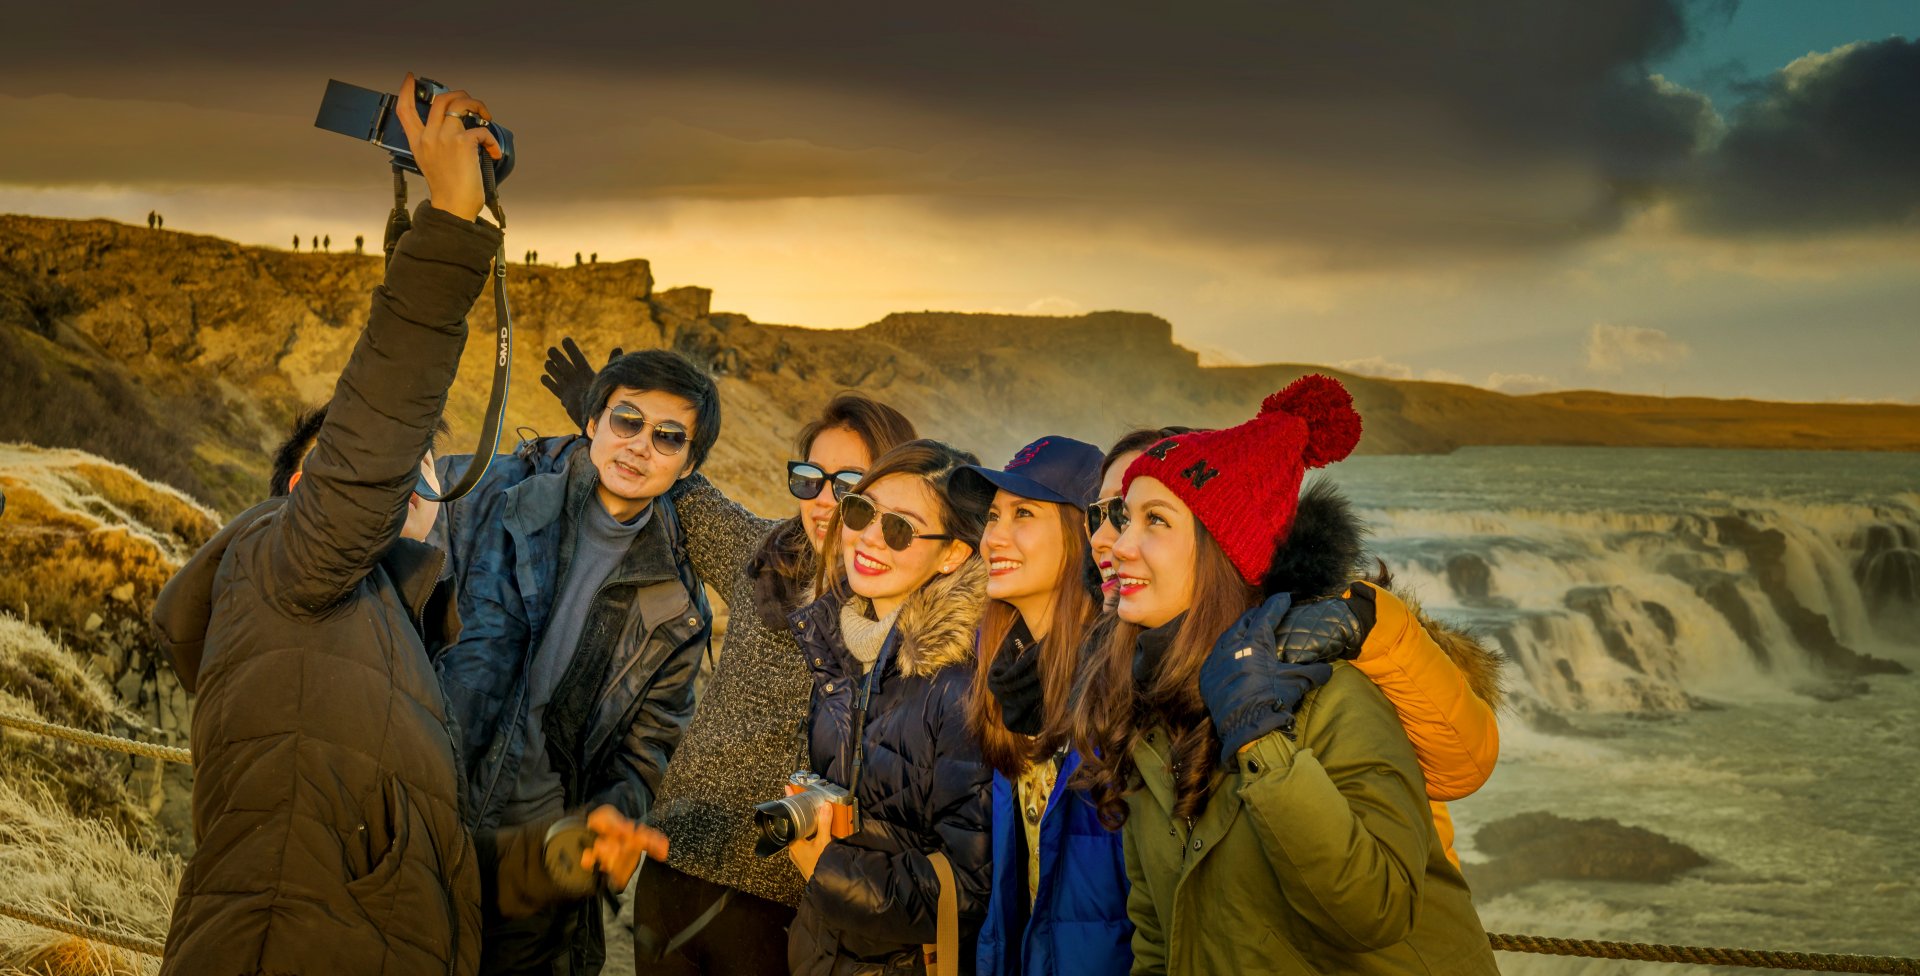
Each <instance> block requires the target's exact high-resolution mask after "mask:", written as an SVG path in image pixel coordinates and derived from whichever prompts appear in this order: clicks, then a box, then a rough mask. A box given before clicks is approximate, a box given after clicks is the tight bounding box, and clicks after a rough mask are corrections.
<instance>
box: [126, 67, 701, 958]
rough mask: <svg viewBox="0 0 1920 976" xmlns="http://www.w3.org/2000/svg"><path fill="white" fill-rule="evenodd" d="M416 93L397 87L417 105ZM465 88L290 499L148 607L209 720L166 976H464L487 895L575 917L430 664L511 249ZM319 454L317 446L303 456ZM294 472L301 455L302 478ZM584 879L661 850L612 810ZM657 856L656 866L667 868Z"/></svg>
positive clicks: (416, 138) (283, 496) (428, 163)
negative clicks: (472, 340) (489, 297)
mask: <svg viewBox="0 0 1920 976" xmlns="http://www.w3.org/2000/svg"><path fill="white" fill-rule="evenodd" d="M412 83H413V79H412V77H411V76H409V77H408V79H407V87H406V88H404V89H403V91H411V90H412ZM469 112H470V113H475V114H478V115H480V116H481V117H485V116H486V106H485V105H483V104H482V103H480V102H479V101H477V100H475V99H473V98H470V97H468V96H467V95H466V93H465V92H449V93H445V94H442V95H439V96H437V97H436V98H435V99H434V100H433V103H432V106H431V108H430V110H429V114H428V119H427V121H425V122H421V121H420V120H418V119H417V118H415V117H414V116H413V115H412V114H411V113H407V112H402V113H401V120H402V123H403V125H405V127H406V132H407V138H408V142H409V144H410V145H411V146H412V147H413V150H414V154H415V158H416V160H417V161H418V163H419V165H420V169H421V172H422V173H423V174H425V176H426V178H427V185H428V189H429V192H430V194H431V197H432V199H431V200H430V201H429V202H427V203H424V204H422V205H421V206H420V208H419V210H418V211H417V213H416V215H415V217H414V221H413V229H412V230H411V231H409V232H408V233H407V234H406V235H405V236H404V237H403V238H402V239H401V241H400V244H399V248H398V249H397V250H396V252H395V253H394V256H393V261H392V264H391V266H390V267H389V268H388V269H387V275H386V282H385V284H383V285H382V286H381V287H379V288H378V289H376V290H375V292H374V295H373V305H372V309H371V311H370V312H369V314H368V318H367V325H366V329H365V331H363V332H362V333H361V335H360V338H359V341H358V343H357V344H356V345H355V347H354V350H353V354H352V357H351V358H350V359H349V360H348V362H347V366H346V369H345V370H344V371H343V372H342V373H341V375H340V379H339V382H338V384H337V385H336V386H335V388H334V394H333V398H332V400H331V401H330V402H329V404H328V405H327V408H326V413H325V415H324V419H323V420H321V421H320V422H319V424H318V426H317V430H314V429H312V426H311V425H308V427H309V429H308V430H307V431H306V432H305V433H302V432H296V436H295V439H294V442H290V443H289V444H288V445H287V446H286V448H284V449H283V451H282V452H281V461H282V464H281V465H277V466H287V467H297V468H298V472H297V475H298V476H297V478H296V477H295V476H294V474H293V473H292V472H289V473H288V475H287V477H286V478H285V483H286V488H285V490H284V491H282V490H281V489H280V488H279V486H278V485H277V486H276V497H273V498H269V499H268V500H267V501H265V502H262V503H261V504H259V505H256V506H254V507H253V508H251V509H249V510H248V511H246V512H244V513H242V514H241V515H240V516H239V517H238V518H236V519H235V520H234V521H233V522H232V523H230V524H229V525H227V526H226V527H225V528H224V529H222V530H221V531H220V533H219V534H218V535H216V536H215V537H214V538H213V539H212V540H211V541H209V542H208V543H207V544H206V545H205V546H204V547H202V548H201V550H200V551H199V552H198V553H196V554H195V555H194V557H193V558H192V559H191V560H190V561H189V562H188V563H187V565H186V566H184V567H183V568H182V569H181V570H180V572H179V573H177V574H176V575H175V576H174V578H173V579H172V580H170V581H168V583H167V585H166V587H165V588H164V589H163V590H162V591H161V594H160V598H159V600H158V601H157V602H156V603H155V606H154V622H155V624H156V626H157V627H158V629H159V631H160V634H161V642H162V644H163V645H164V646H165V647H166V649H167V651H168V653H169V655H170V656H171V658H172V660H173V663H174V666H175V668H176V669H177V670H178V671H179V673H180V677H181V681H182V683H183V684H184V685H185V686H186V687H187V688H188V689H190V690H194V691H196V692H197V693H198V699H197V701H196V705H195V711H194V716H193V752H194V767H195V768H194V783H193V832H194V841H195V845H196V850H195V853H194V855H193V857H192V859H191V860H189V861H188V863H187V865H186V869H185V871H184V872H183V873H182V876H181V879H180V890H179V895H178V898H177V900H176V901H175V903H174V910H173V918H172V923H171V925H170V927H169V930H168V933H167V945H166V953H165V957H164V961H163V963H162V970H161V971H162V972H163V973H165V974H175V973H179V974H194V976H233V974H281V973H381V974H385V976H400V974H421V976H425V974H429V973H431V974H443V973H445V974H471V973H473V972H474V971H475V970H476V969H477V968H478V965H479V957H480V932H479V928H480V919H481V906H482V902H483V898H484V899H485V900H486V901H487V902H488V903H489V904H492V905H497V906H498V910H500V911H502V912H505V913H513V914H528V913H531V912H534V911H537V910H539V909H541V908H544V907H545V906H547V905H549V904H552V903H555V902H558V901H561V900H564V899H565V898H566V897H567V896H566V894H564V893H563V892H562V891H561V890H560V888H559V886H558V885H557V884H556V883H555V882H554V881H553V880H552V879H551V878H549V877H548V876H547V874H546V868H545V866H544V864H543V861H542V847H543V841H544V838H545V830H546V828H547V827H548V826H550V825H551V822H548V823H536V824H529V825H527V826H526V827H524V828H523V829H517V830H503V831H499V832H489V833H486V834H478V835H475V834H469V833H468V831H467V829H466V828H465V826H464V825H463V823H462V819H461V809H460V804H461V792H462V791H461V785H460V784H461V780H460V775H459V771H458V767H457V760H456V753H455V750H454V744H453V743H454V739H453V736H454V732H453V729H452V728H451V726H450V723H449V721H448V718H447V714H448V713H447V709H446V707H445V705H444V704H443V701H442V698H441V696H440V691H439V686H438V683H437V682H436V680H435V678H434V671H433V665H432V663H431V662H430V660H429V658H428V648H429V647H432V646H436V645H438V644H442V643H444V642H445V641H446V640H448V639H449V638H450V636H451V633H452V632H453V631H456V630H457V627H458V625H457V622H456V620H455V618H454V617H453V615H452V614H451V613H449V612H448V608H449V607H450V606H451V600H450V594H449V593H448V592H447V589H446V587H445V586H444V585H442V584H441V581H440V575H441V574H440V568H441V564H442V557H441V555H440V554H439V552H438V551H437V550H435V549H434V548H432V547H431V546H428V545H426V544H425V543H424V542H421V541H419V540H420V539H422V538H423V537H424V536H425V535H426V533H427V531H428V529H429V528H430V527H431V526H432V524H433V521H434V517H435V514H436V511H435V510H436V508H437V506H436V505H435V503H433V502H431V501H429V500H427V499H425V498H423V497H421V495H420V494H418V493H417V492H416V485H417V484H420V483H422V482H424V483H425V485H426V486H427V488H426V489H423V490H431V489H432V487H433V485H434V481H433V478H432V470H433V469H432V466H431V462H430V458H429V457H428V452H429V448H430V445H431V441H432V438H433V434H434V431H435V429H436V427H437V426H438V425H439V424H440V414H441V411H442V409H443V408H444V407H445V405H446V397H447V389H448V387H449V386H450V385H451V384H452V382H453V378H454V372H455V369H456V367H457V366H458V364H459V360H460V353H461V350H462V349H463V348H464V347H465V345H466V340H467V326H466V322H465V315H466V311H467V309H468V308H469V307H471V306H472V305H473V302H474V299H475V298H477V297H478V296H479V293H480V290H481V287H482V285H483V284H484V283H485V282H486V278H487V273H488V267H489V262H490V260H491V259H492V258H493V257H494V255H495V253H496V251H497V249H498V247H499V243H500V232H499V230H497V229H495V228H494V227H491V226H489V225H487V224H485V223H483V222H480V221H478V220H476V217H477V216H478V214H479V212H480V208H481V204H482V195H481V180H480V172H479V165H478V158H477V153H478V152H481V151H484V152H488V153H490V154H492V155H493V156H494V157H495V158H498V156H499V147H498V146H497V145H496V144H495V143H494V140H493V137H492V135H491V134H490V133H489V132H488V130H487V129H485V128H475V129H467V128H465V127H464V125H463V124H462V122H461V120H460V118H459V117H458V115H462V114H466V113H469ZM303 437H310V438H311V447H310V449H309V448H308V447H307V446H306V445H305V443H303V442H301V441H302V438H303ZM296 459H297V460H296ZM590 824H591V826H593V827H594V829H595V830H596V831H598V839H597V840H596V841H595V842H594V843H593V844H592V846H591V847H589V848H588V849H587V851H586V852H585V853H584V854H583V855H582V859H581V867H583V868H593V869H596V870H598V871H599V872H601V873H603V874H605V875H607V876H608V877H609V879H610V880H611V881H612V882H613V883H614V884H619V885H623V884H624V883H625V881H626V879H627V877H628V876H630V875H631V873H632V871H633V869H634V867H635V865H636V864H637V863H638V861H639V858H640V855H641V853H642V848H643V847H644V845H645V841H644V839H643V836H642V834H640V833H639V832H638V831H636V830H634V829H633V828H632V825H631V824H630V823H629V822H627V821H626V820H625V819H624V818H621V817H619V816H618V815H617V814H615V813H614V812H613V811H611V810H601V811H595V813H594V815H593V819H592V820H591V822H590ZM656 853H662V854H663V853H664V849H661V850H659V851H657V852H656Z"/></svg>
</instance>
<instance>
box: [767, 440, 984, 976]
mask: <svg viewBox="0 0 1920 976" xmlns="http://www.w3.org/2000/svg"><path fill="white" fill-rule="evenodd" d="M975 460H976V459H975V458H974V457H973V456H972V455H971V454H967V453H964V452H962V451H958V450H956V449H954V448H952V447H949V446H947V445H945V444H942V443H940V442H938V441H930V440H917V441H911V442H908V443H906V444H902V445H901V446H899V447H896V448H894V449H893V450H892V451H889V452H887V454H886V455H885V456H883V457H881V458H880V459H879V460H878V461H876V462H875V463H874V466H873V469H872V470H871V471H869V472H867V476H866V477H865V478H863V479H861V482H860V484H859V486H858V487H856V488H855V489H854V491H853V492H852V493H850V494H848V495H847V496H846V497H845V498H842V499H841V500H840V508H839V511H838V512H837V513H836V514H835V515H834V517H833V518H832V519H831V520H830V521H829V523H828V527H827V542H826V546H825V548H824V549H823V550H822V552H821V559H820V574H819V575H818V576H817V577H816V581H817V589H818V592H819V594H820V598H819V599H818V600H816V601H814V602H813V603H812V604H810V605H808V606H807V607H805V608H803V609H802V610H800V611H799V612H798V613H796V614H794V616H793V625H794V631H795V634H796V635H797V637H798V638H799V641H800V647H801V650H802V652H803V653H804V655H805V656H806V659H807V661H808V664H809V665H810V667H811V668H812V671H813V682H814V690H813V704H812V710H811V715H810V718H809V720H808V748H807V757H808V760H809V762H808V768H809V769H810V771H811V772H812V773H814V774H815V775H818V776H821V777H823V778H825V779H826V780H828V781H830V782H832V783H834V784H836V785H837V786H839V787H841V788H844V789H846V790H847V791H848V792H849V793H851V795H852V800H853V818H852V827H851V832H850V833H847V834H846V835H845V836H841V837H836V836H834V833H835V832H834V831H830V830H828V829H827V827H826V825H824V824H821V825H820V826H819V828H818V829H816V830H815V831H814V832H813V833H812V834H811V836H809V837H806V838H801V839H796V840H794V841H793V843H792V844H791V845H790V846H789V848H788V853H789V855H790V856H791V857H792V859H793V861H794V863H795V864H796V865H797V866H798V867H799V869H800V873H801V875H802V876H804V877H806V878H807V879H808V881H807V886H806V890H805V892H804V894H803V895H802V897H801V900H800V907H799V911H798V914H797V915H796V916H795V918H794V922H793V926H792V928H791V930H790V934H789V937H788V955H787V962H788V967H789V969H790V970H791V971H792V972H793V973H795V974H808V976H811V974H829V973H832V974H842V973H895V972H898V973H918V972H920V971H921V969H922V966H923V954H922V947H923V946H926V945H929V944H935V943H936V940H937V939H939V938H940V937H941V933H940V922H941V919H940V915H941V912H940V906H941V903H942V900H943V898H944V899H946V900H947V901H948V903H949V904H951V905H952V906H954V910H955V917H956V918H957V926H956V930H955V931H954V932H953V933H952V934H953V935H954V936H956V938H955V942H954V945H953V948H954V949H955V950H957V954H958V955H959V962H961V963H962V964H963V965H962V968H963V969H964V968H965V967H964V962H965V961H966V960H968V959H970V958H971V957H972V954H973V950H974V939H975V934H976V932H977V930H978V928H979V922H980V918H981V915H982V914H983V912H984V909H985V904H986V894H987V858H988V845H987V836H986V828H987V824H986V817H987V809H986V808H987V796H986V794H987V786H988V783H989V779H990V774H989V771H988V769H987V767H986V765H985V764H984V763H982V762H981V761H980V750H979V748H978V747H977V746H976V745H975V743H974V741H973V737H972V735H970V734H969V733H968V730H967V716H966V700H967V695H968V693H969V691H970V689H971V685H972V680H973V668H972V664H973V635H974V628H975V627H976V626H977V625H978V624H979V621H980V610H981V604H982V602H983V601H984V599H985V594H984V592H983V590H984V588H985V583H986V575H987V572H986V567H985V566H984V565H983V564H982V562H981V559H980V556H979V555H978V553H977V551H976V545H977V543H978V540H979V538H980V527H981V515H982V513H981V512H980V511H979V510H978V509H977V508H975V507H973V506H970V505H968V504H965V503H964V502H961V501H958V500H956V498H955V496H954V493H953V492H952V491H951V490H950V487H949V485H948V478H949V476H950V475H951V474H952V473H953V471H954V469H956V468H959V467H961V466H963V465H967V464H972V463H974V462H975ZM949 869H950V870H949Z"/></svg>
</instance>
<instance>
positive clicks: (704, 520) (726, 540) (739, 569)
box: [673, 473, 780, 612]
mask: <svg viewBox="0 0 1920 976" xmlns="http://www.w3.org/2000/svg"><path fill="white" fill-rule="evenodd" d="M673 505H674V510H675V511H677V512H679V513H680V530H681V532H682V533H683V534H684V535H685V537H686V541H687V559H688V560H689V561H691V562H692V563H693V571H694V572H696V573H698V574H700V578H701V579H703V580H705V581H706V582H707V583H708V584H709V585H711V586H715V587H719V588H720V589H721V591H722V592H727V587H730V586H732V585H733V581H734V580H736V579H739V578H740V576H741V575H742V574H744V573H745V572H746V571H747V563H748V562H750V561H751V560H752V559H753V554H754V553H756V552H758V551H759V550H760V544H761V543H763V542H765V541H766V538H767V535H768V533H771V532H772V531H773V530H774V528H775V527H777V526H778V525H779V524H780V522H779V520H777V519H764V518H761V517H760V516H758V515H755V514H753V513H752V512H749V511H747V509H746V506H744V505H741V504H740V503H739V502H736V501H734V500H733V499H731V498H728V497H727V496H726V495H725V494H723V493H722V492H721V491H720V489H719V488H716V487H714V484H713V482H711V481H708V480H707V476H706V475H703V474H698V473H695V474H692V475H688V476H687V478H686V479H685V480H683V481H681V482H680V483H679V484H678V485H675V486H674V489H673ZM742 612H744V611H742Z"/></svg>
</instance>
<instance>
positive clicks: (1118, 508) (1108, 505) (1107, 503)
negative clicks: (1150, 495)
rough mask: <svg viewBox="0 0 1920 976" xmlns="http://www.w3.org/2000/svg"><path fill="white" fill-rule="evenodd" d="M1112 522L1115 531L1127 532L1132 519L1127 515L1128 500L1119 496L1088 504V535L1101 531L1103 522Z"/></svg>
mask: <svg viewBox="0 0 1920 976" xmlns="http://www.w3.org/2000/svg"><path fill="white" fill-rule="evenodd" d="M1103 521H1105V522H1112V523H1113V531H1115V532H1125V531H1127V525H1128V523H1130V522H1131V521H1132V518H1131V517H1129V516H1128V515H1127V500H1126V499H1125V498H1122V497H1121V496H1119V495H1115V496H1113V497H1112V498H1102V499H1100V500H1099V501H1097V502H1088V503H1087V534H1088V535H1092V534H1094V533H1095V532H1098V531H1100V523H1101V522H1103Z"/></svg>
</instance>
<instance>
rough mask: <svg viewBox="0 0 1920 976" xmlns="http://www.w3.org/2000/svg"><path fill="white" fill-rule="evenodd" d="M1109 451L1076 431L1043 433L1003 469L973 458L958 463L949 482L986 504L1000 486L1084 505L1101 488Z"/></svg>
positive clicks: (971, 501)
mask: <svg viewBox="0 0 1920 976" xmlns="http://www.w3.org/2000/svg"><path fill="white" fill-rule="evenodd" d="M1106 457H1107V455H1106V452H1105V451H1102V450H1100V449H1099V448H1097V447H1094V446H1093V445H1092V444H1089V443H1087V442H1086V441H1076V440H1074V439H1073V438H1071V437H1042V438H1040V439H1039V440H1037V441H1034V442H1033V443H1031V444H1028V445H1027V446H1026V447H1023V448H1021V449H1020V452H1019V453H1017V454H1015V455H1014V456H1013V460H1011V461H1008V462H1007V466H1006V467H1005V468H1004V469H1002V470H999V471H995V470H994V469H992V468H988V467H982V466H981V465H978V464H969V465H967V466H966V467H964V468H956V469H954V472H953V477H952V480H951V481H950V482H948V483H949V484H950V485H952V487H953V491H954V493H955V494H957V495H959V496H961V497H962V498H964V499H966V500H967V501H968V503H969V504H971V505H975V506H978V507H979V508H980V509H985V508H986V507H987V506H988V505H990V504H992V503H993V492H994V490H995V489H999V490H1001V491H1005V492H1007V493H1009V494H1014V495H1019V496H1020V497H1021V498H1031V499H1033V500H1034V501H1041V502H1053V503H1055V504H1059V505H1073V506H1076V507H1078V506H1082V505H1085V504H1087V503H1088V502H1090V501H1093V496H1094V495H1096V494H1098V493H1099V491H1100V462H1101V461H1104V460H1106Z"/></svg>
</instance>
